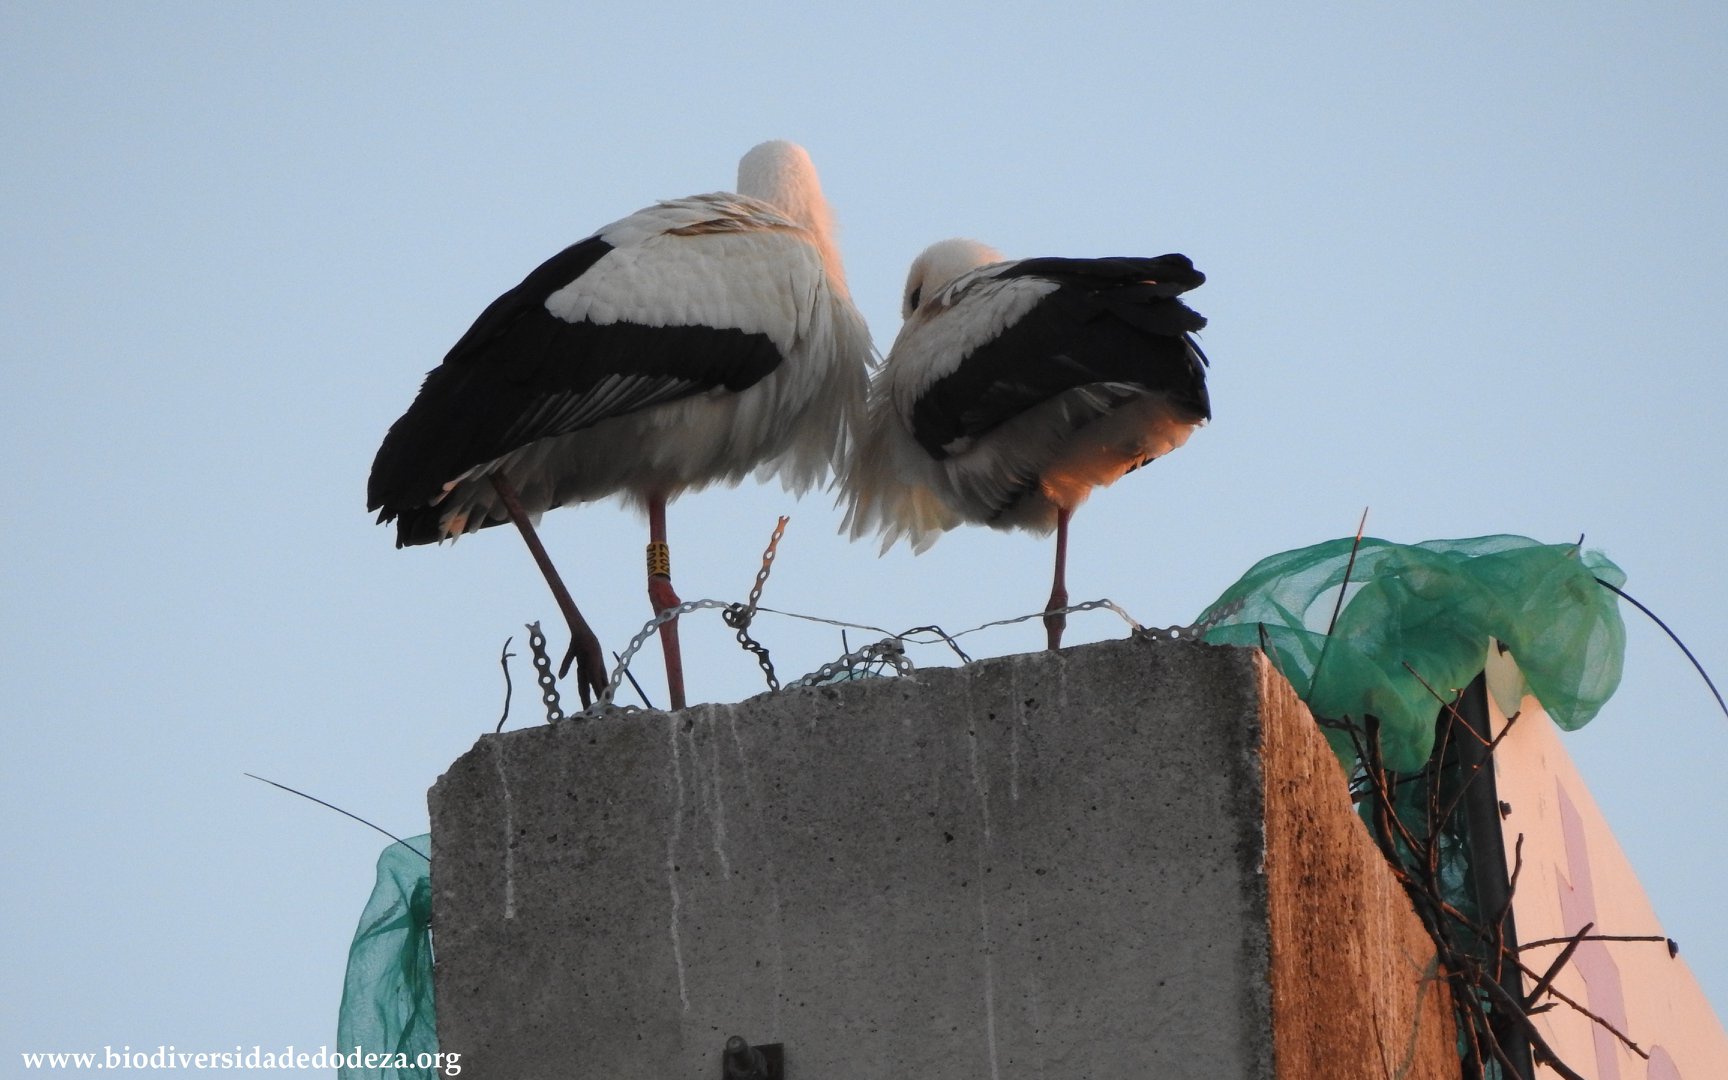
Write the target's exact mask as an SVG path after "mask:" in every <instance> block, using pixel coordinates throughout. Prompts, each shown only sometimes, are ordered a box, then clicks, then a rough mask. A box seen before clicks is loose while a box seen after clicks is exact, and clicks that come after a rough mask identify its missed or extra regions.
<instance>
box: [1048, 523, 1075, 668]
mask: <svg viewBox="0 0 1728 1080" xmlns="http://www.w3.org/2000/svg"><path fill="white" fill-rule="evenodd" d="M1068 514H1069V511H1068V510H1067V509H1065V508H1062V507H1058V508H1057V510H1056V579H1055V581H1054V582H1052V583H1051V586H1050V603H1048V604H1047V605H1045V607H1044V632H1045V633H1046V634H1047V635H1048V636H1049V643H1050V648H1051V649H1052V650H1056V649H1060V648H1061V647H1062V631H1063V630H1065V629H1067V627H1068V616H1066V615H1063V614H1060V612H1061V610H1062V609H1063V608H1065V607H1067V606H1068Z"/></svg>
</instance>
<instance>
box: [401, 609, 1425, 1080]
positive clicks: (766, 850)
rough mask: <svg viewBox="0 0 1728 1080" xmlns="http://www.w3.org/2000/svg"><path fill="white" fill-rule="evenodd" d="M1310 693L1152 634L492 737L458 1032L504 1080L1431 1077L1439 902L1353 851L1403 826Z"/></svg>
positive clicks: (450, 1039)
mask: <svg viewBox="0 0 1728 1080" xmlns="http://www.w3.org/2000/svg"><path fill="white" fill-rule="evenodd" d="M1275 682H1277V683H1281V680H1276V677H1275V676H1271V675H1270V674H1269V672H1268V670H1267V669H1266V668H1265V666H1264V664H1263V662H1262V661H1261V660H1260V659H1259V658H1258V655H1257V654H1256V653H1254V652H1251V651H1246V650H1236V649H1221V648H1211V647H1205V646H1198V645H1193V644H1178V643H1170V642H1150V641H1134V642H1117V643H1107V644H1102V645H1093V646H1085V647H1082V648H1076V649H1070V650H1067V651H1065V652H1063V653H1060V654H1055V655H1052V654H1038V655H1031V656H1019V657H1008V658H1004V659H1001V660H995V661H986V662H983V663H979V664H975V665H972V666H969V667H967V668H964V669H959V670H930V671H924V672H920V673H918V674H917V675H916V676H915V677H913V678H908V679H881V680H871V681H867V682H863V683H855V684H852V685H849V686H845V687H839V688H825V689H819V690H800V691H792V692H787V693H783V694H779V695H774V696H764V697H760V698H756V699H753V700H751V701H747V702H744V703H742V704H740V705H737V706H699V707H696V708H693V709H690V710H686V711H685V712H683V713H679V714H675V715H670V716H669V715H665V714H660V713H643V714H636V715H631V716H621V717H617V718H613V719H607V720H602V721H598V722H583V723H568V724H562V725H559V726H558V727H555V728H548V727H541V728H533V729H528V730H523V731H517V732H511V733H509V734H506V735H502V736H487V737H485V738H483V739H481V741H480V742H479V743H478V744H477V745H476V746H475V748H474V749H473V750H472V751H470V752H469V753H468V754H466V755H464V756H463V757H462V758H461V759H460V760H459V761H457V762H456V763H455V765H453V766H452V767H451V769H450V771H449V772H448V773H447V774H446V775H445V776H444V777H443V778H441V779H440V781H439V782H438V784H437V786H436V787H435V788H434V789H433V792H432V797H431V804H432V829H433V837H434V849H435V862H434V865H433V892H434V901H433V920H434V927H435V929H434V933H435V936H436V937H435V943H436V948H437V958H438V966H437V994H438V1014H439V1032H440V1039H441V1044H442V1046H443V1048H444V1049H446V1050H453V1051H457V1052H460V1053H461V1054H462V1055H463V1064H464V1073H465V1075H468V1076H474V1077H478V1078H480V1080H487V1078H491V1077H500V1078H512V1080H531V1078H535V1077H588V1076H595V1077H599V1076H605V1077H621V1078H637V1077H641V1078H654V1080H666V1078H685V1077H688V1078H691V1080H696V1078H704V1080H705V1078H709V1077H712V1076H714V1075H715V1074H716V1070H717V1058H718V1056H719V1051H720V1048H721V1046H722V1044H723V1043H724V1041H725V1039H726V1037H727V1036H728V1035H731V1034H735V1033H736V1034H741V1035H744V1036H745V1037H747V1038H749V1039H750V1040H751V1041H753V1042H783V1043H784V1044H785V1046H786V1065H787V1072H788V1076H789V1077H790V1078H792V1080H806V1078H810V1080H817V1078H820V1080H847V1078H852V1077H890V1076H907V1075H923V1076H931V1077H956V1078H958V1077H989V1078H991V1080H996V1078H999V1077H1005V1076H1006V1077H1022V1076H1024V1077H1032V1076H1039V1075H1049V1076H1052V1077H1054V1076H1062V1077H1152V1076H1156V1077H1186V1076H1192V1077H1207V1078H1226V1077H1266V1076H1271V1075H1273V1065H1274V1045H1275V1042H1276V1046H1277V1054H1278V1056H1279V1057H1280V1058H1285V1057H1291V1056H1292V1055H1294V1056H1293V1057H1291V1059H1292V1060H1295V1059H1296V1058H1297V1057H1300V1058H1301V1060H1303V1061H1305V1062H1307V1061H1319V1062H1320V1064H1319V1065H1313V1066H1311V1067H1305V1071H1292V1070H1291V1069H1288V1068H1280V1069H1279V1075H1284V1076H1291V1077H1298V1076H1300V1077H1320V1076H1340V1077H1344V1076H1362V1077H1372V1078H1375V1080H1379V1078H1380V1077H1382V1076H1383V1075H1385V1073H1384V1072H1383V1071H1382V1067H1381V1061H1382V1060H1384V1061H1387V1062H1389V1063H1391V1065H1392V1066H1393V1074H1394V1075H1396V1074H1397V1065H1398V1064H1399V1063H1400V1062H1402V1061H1404V1060H1405V1059H1406V1057H1407V1056H1410V1055H1406V1053H1405V1052H1404V1047H1405V1045H1406V1043H1407V1042H1412V1039H1411V1037H1410V1033H1411V1032H1412V1031H1415V1032H1417V1033H1418V1034H1417V1037H1416V1038H1415V1039H1414V1040H1413V1044H1423V1043H1424V1040H1426V1042H1429V1043H1432V1042H1437V1041H1439V1040H1442V1039H1449V1037H1450V1036H1449V1035H1447V1034H1445V1033H1444V1031H1443V1030H1442V1027H1443V1025H1439V1024H1438V1023H1435V1024H1426V1023H1425V1024H1423V1025H1420V1026H1418V1025H1416V1024H1414V1023H1413V1021H1412V1019H1411V1012H1410V1011H1409V1010H1407V1009H1403V1010H1402V1011H1400V1010H1401V1009H1402V1006H1396V1007H1394V1006H1386V1007H1378V1008H1370V1007H1369V1006H1367V1005H1365V1004H1364V1002H1365V1001H1372V1000H1373V999H1374V995H1375V994H1376V993H1378V988H1379V987H1380V986H1381V985H1382V984H1383V983H1387V984H1392V985H1394V986H1396V987H1401V988H1402V989H1403V991H1404V992H1405V998H1409V999H1413V998H1414V996H1415V992H1416V991H1415V983H1414V981H1413V980H1412V979H1411V978H1410V974H1409V970H1408V969H1409V968H1410V965H1412V964H1414V965H1415V966H1416V967H1417V968H1420V966H1421V964H1422V963H1425V962H1426V958H1425V957H1422V956H1420V955H1418V954H1419V953H1420V951H1421V950H1420V943H1419V942H1414V943H1411V942H1409V941H1408V940H1407V935H1405V936H1398V935H1392V936H1387V935H1386V934H1385V933H1383V932H1382V929H1381V921H1382V914H1381V913H1380V912H1379V909H1380V908H1382V907H1385V908H1388V909H1391V910H1393V911H1395V912H1396V914H1397V915H1402V916H1403V917H1404V918H1405V919H1407V920H1413V918H1414V916H1411V915H1410V914H1409V911H1408V907H1407V904H1406V905H1405V906H1404V907H1403V908H1402V909H1399V908H1398V904H1399V903H1400V902H1402V897H1401V896H1396V895H1388V893H1387V890H1386V888H1385V886H1384V883H1380V884H1375V883H1374V874H1373V871H1376V870H1382V871H1383V869H1384V868H1383V867H1381V866H1380V864H1379V863H1378V861H1377V859H1378V856H1373V857H1372V859H1369V858H1368V857H1367V856H1364V855H1362V854H1361V851H1364V850H1366V849H1365V848H1361V847H1359V848H1358V849H1356V850H1353V851H1341V852H1333V851H1332V850H1331V849H1332V848H1333V847H1335V846H1337V845H1338V844H1341V843H1346V841H1338V840H1337V839H1336V834H1337V832H1338V830H1340V829H1343V830H1345V831H1348V830H1350V829H1354V830H1356V835H1358V836H1359V839H1360V841H1361V844H1362V845H1366V843H1367V838H1366V836H1365V834H1361V832H1360V828H1361V827H1360V825H1359V823H1357V822H1356V821H1355V819H1354V818H1353V817H1352V816H1351V815H1350V813H1349V805H1348V800H1347V798H1346V796H1345V795H1344V791H1343V782H1342V778H1341V776H1340V774H1339V772H1338V769H1337V767H1336V765H1333V764H1332V763H1331V762H1330V760H1329V759H1325V758H1320V757H1316V755H1324V754H1325V748H1324V743H1323V741H1322V740H1321V739H1320V738H1319V735H1318V733H1317V731H1315V730H1314V728H1313V724H1312V721H1310V720H1308V719H1307V717H1306V714H1305V713H1304V712H1301V711H1300V706H1299V705H1297V704H1296V703H1295V702H1294V701H1293V699H1291V698H1290V697H1289V696H1288V688H1287V687H1283V688H1282V690H1283V694H1284V696H1280V694H1279V690H1278V688H1277V687H1275V686H1274V683H1275ZM1285 729H1288V730H1285ZM1272 730H1278V731H1279V732H1281V734H1280V735H1279V736H1278V737H1277V738H1272V737H1271V736H1270V735H1269V734H1268V733H1269V732H1270V731H1272ZM1263 739H1264V744H1265V747H1266V749H1267V750H1270V751H1271V752H1273V753H1276V754H1277V755H1278V756H1279V758H1280V760H1282V759H1283V758H1284V757H1285V756H1286V755H1294V756H1292V757H1291V760H1292V761H1293V762H1299V764H1296V765H1294V766H1293V767H1292V769H1290V770H1279V769H1273V770H1270V773H1269V775H1271V776H1273V777H1274V778H1275V779H1276V780H1277V783H1276V784H1274V785H1273V786H1272V787H1271V788H1270V789H1268V788H1267V787H1266V786H1265V785H1264V784H1263V777H1262V754H1263V750H1262V746H1263ZM1303 740H1306V743H1307V745H1306V746H1304V747H1301V748H1300V752H1299V753H1298V752H1296V751H1291V750H1289V749H1287V744H1288V745H1299V746H1300V744H1302V743H1303ZM1316 761H1318V762H1319V764H1320V765H1323V766H1325V768H1326V769H1330V770H1331V771H1330V773H1329V774H1326V773H1325V772H1324V770H1323V769H1320V768H1317V767H1316V766H1315V764H1314V762H1316ZM1304 784H1315V785H1321V786H1323V787H1324V789H1325V791H1326V792H1327V794H1326V795H1324V796H1316V797H1313V798H1310V797H1307V796H1306V795H1301V793H1300V791H1299V789H1300V788H1301V787H1302V786H1303V785H1304ZM1298 796H1300V797H1298ZM1268 798H1270V799H1272V802H1271V803H1270V804H1268V802H1267V801H1266V800H1267V799H1268ZM1328 800H1329V801H1330V803H1331V805H1330V807H1326V806H1324V805H1323V804H1325V803H1326V802H1327V801H1328ZM1285 804H1289V806H1291V807H1294V808H1296V810H1295V812H1296V813H1297V814H1298V815H1299V818H1298V824H1296V825H1295V826H1294V827H1293V828H1276V827H1274V828H1265V827H1263V823H1264V822H1266V821H1267V819H1268V818H1276V817H1277V816H1278V815H1280V814H1284V813H1286V810H1285V808H1284V807H1285ZM1340 815H1341V816H1340ZM1268 844H1270V845H1271V848H1270V850H1268V847H1267V845H1268ZM1315 848H1318V849H1321V853H1322V854H1323V855H1324V856H1326V857H1327V858H1331V857H1334V856H1335V858H1336V867H1335V866H1334V862H1332V861H1326V860H1325V859H1322V863H1323V865H1324V867H1325V869H1323V870H1322V871H1321V872H1320V873H1319V874H1317V875H1315V876H1314V877H1313V880H1312V881H1310V880H1309V875H1308V874H1307V872H1306V871H1304V870H1303V869H1302V867H1303V866H1304V865H1306V864H1305V863H1304V860H1312V859H1314V858H1315V857H1316V855H1315V854H1314V851H1313V850H1311V849H1315ZM1368 855H1372V853H1371V852H1368ZM1316 865H1320V864H1316ZM1263 870H1264V872H1263ZM1335 870H1336V872H1335ZM1269 885H1270V887H1271V888H1272V889H1273V891H1274V893H1276V894H1277V895H1276V896H1274V897H1272V898H1271V899H1269V892H1268V888H1269ZM1395 920H1396V915H1394V914H1386V915H1385V916H1384V921H1386V922H1387V924H1388V925H1390V924H1391V923H1392V922H1395ZM1269 933H1270V934H1272V935H1274V936H1276V935H1279V934H1287V935H1289V937H1290V945H1291V947H1290V948H1285V947H1284V943H1282V942H1281V943H1280V944H1279V945H1278V946H1277V947H1274V946H1273V945H1272V944H1271V943H1270V942H1269V936H1268V935H1269ZM1418 934H1419V931H1418ZM1407 945H1408V946H1409V947H1410V951H1409V954H1408V956H1406V953H1405V952H1401V951H1398V950H1402V949H1405V948H1406V946H1407ZM1292 950H1294V954H1292ZM1429 955H1431V950H1430V952H1429ZM1328 956H1332V957H1335V958H1336V960H1328V959H1326V957H1328ZM1358 978H1361V979H1367V980H1370V985H1369V986H1366V987H1364V988H1363V992H1362V993H1361V994H1350V993H1346V992H1345V989H1346V988H1345V987H1343V986H1342V985H1341V984H1342V983H1343V982H1345V981H1346V980H1355V979H1358ZM1274 984H1279V985H1277V988H1276V989H1274ZM1406 984H1408V985H1406ZM1437 997H1438V988H1436V989H1435V992H1434V993H1431V994H1429V996H1428V1000H1429V1001H1430V1002H1432V1001H1433V1000H1436V999H1437ZM1403 1000H1404V999H1402V998H1394V1001H1403ZM1275 1001H1276V1002H1278V1007H1279V1008H1281V1009H1285V1010H1287V1011H1288V1012H1289V1016H1290V1017H1291V1021H1290V1026H1289V1027H1288V1029H1287V1030H1286V1028H1285V1025H1283V1024H1278V1025H1275V1023H1274V1018H1273V1003H1274V1002H1275ZM1356 1008H1361V1009H1363V1010H1364V1011H1361V1012H1357V1013H1356V1014H1355V1015H1354V1016H1353V1017H1347V1018H1346V1021H1345V1022H1343V1023H1339V1022H1338V1021H1337V1019H1336V1012H1337V1011H1338V1010H1341V1009H1356ZM1275 1026H1277V1027H1278V1028H1279V1031H1278V1033H1277V1038H1276V1040H1275V1039H1274V1028H1275ZM1376 1035H1377V1038H1371V1037H1374V1036H1376ZM1322 1036H1329V1037H1330V1038H1331V1039H1332V1040H1333V1041H1331V1042H1329V1043H1326V1044H1324V1046H1323V1047H1318V1048H1317V1047H1310V1046H1308V1045H1307V1044H1308V1043H1310V1042H1313V1041H1314V1040H1315V1039H1317V1038H1320V1037H1322ZM1369 1041H1374V1042H1375V1043H1376V1044H1377V1045H1379V1046H1380V1047H1390V1049H1387V1050H1386V1051H1385V1053H1384V1054H1383V1055H1382V1056H1381V1057H1370V1056H1368V1055H1367V1049H1366V1048H1367V1046H1368V1043H1369ZM1325 1047H1336V1048H1337V1051H1338V1053H1340V1054H1343V1055H1346V1058H1345V1059H1337V1058H1333V1057H1329V1056H1328V1053H1329V1051H1328V1050H1327V1049H1325ZM1445 1049H1446V1050H1447V1051H1448V1053H1449V1046H1448V1047H1445ZM1419 1056H1420V1055H1415V1056H1414V1057H1412V1060H1415V1059H1417V1058H1419ZM1407 1075H1412V1076H1427V1075H1433V1076H1440V1075H1446V1074H1445V1073H1440V1072H1425V1071H1422V1070H1421V1069H1418V1070H1416V1071H1413V1072H1411V1073H1409V1074H1407ZM1451 1075H1456V1065H1455V1064H1453V1066H1452V1073H1451Z"/></svg>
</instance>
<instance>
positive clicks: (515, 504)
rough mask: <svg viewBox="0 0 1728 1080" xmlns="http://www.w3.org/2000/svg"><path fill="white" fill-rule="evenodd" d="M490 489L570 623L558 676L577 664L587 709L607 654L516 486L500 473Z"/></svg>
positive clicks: (599, 687) (602, 680)
mask: <svg viewBox="0 0 1728 1080" xmlns="http://www.w3.org/2000/svg"><path fill="white" fill-rule="evenodd" d="M492 488H493V490H495V491H497V492H498V498H499V499H501V500H502V501H503V503H504V509H505V511H506V512H508V513H509V515H510V520H511V521H513V522H515V523H516V530H517V531H518V532H520V533H521V534H522V541H523V542H524V543H526V544H527V545H528V552H529V554H531V555H533V556H534V562H535V563H536V564H537V565H538V566H539V567H540V573H541V574H543V575H545V577H546V584H547V585H548V586H550V587H551V589H552V596H553V598H554V599H555V600H557V601H558V607H559V610H561V611H563V612H564V621H565V622H567V623H569V624H570V649H569V651H567V652H566V653H565V654H564V663H563V664H561V665H559V668H558V677H559V678H563V677H564V676H565V675H567V674H569V672H570V661H571V660H575V661H576V691H577V693H579V694H580V695H581V696H582V707H583V708H587V707H588V705H589V703H590V702H592V701H593V700H594V699H595V698H596V697H598V696H600V694H601V693H603V692H604V691H605V689H606V654H605V653H604V652H602V651H601V649H600V639H599V638H597V637H595V636H594V631H593V630H592V629H590V628H589V626H588V620H587V619H584V618H583V617H582V613H581V612H580V611H578V610H576V601H574V600H572V599H570V590H569V589H566V588H565V587H564V580H563V579H562V578H560V577H559V576H558V571H557V570H556V569H555V568H553V566H552V559H551V557H550V556H549V555H547V554H546V547H545V545H543V544H541V543H540V537H539V535H537V534H536V533H535V532H534V526H533V525H532V524H531V523H530V522H529V520H528V513H527V511H525V510H524V509H522V501H521V500H520V499H518V498H517V497H516V489H515V487H513V486H512V485H511V483H510V481H508V480H506V479H504V474H503V473H499V472H495V473H493V474H492Z"/></svg>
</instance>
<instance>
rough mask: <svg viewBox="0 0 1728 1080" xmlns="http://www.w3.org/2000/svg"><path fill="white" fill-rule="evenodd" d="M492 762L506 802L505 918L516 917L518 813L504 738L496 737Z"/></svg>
mask: <svg viewBox="0 0 1728 1080" xmlns="http://www.w3.org/2000/svg"><path fill="white" fill-rule="evenodd" d="M492 746H493V748H494V750H495V751H496V752H495V753H494V754H493V755H492V764H493V766H495V767H496V768H497V770H498V790H499V792H500V793H502V795H503V800H502V801H503V803H504V918H505V919H514V918H515V917H516V814H515V811H514V808H513V807H511V805H510V778H509V776H507V775H506V774H505V772H504V740H502V739H494V740H493V741H492Z"/></svg>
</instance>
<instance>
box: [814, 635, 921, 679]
mask: <svg viewBox="0 0 1728 1080" xmlns="http://www.w3.org/2000/svg"><path fill="white" fill-rule="evenodd" d="M875 663H884V664H890V665H892V666H893V668H894V670H895V672H896V673H897V674H900V675H910V674H912V660H911V658H910V657H908V656H907V655H906V646H905V643H903V642H902V641H901V640H900V639H899V638H883V639H882V640H881V641H878V642H876V643H875V644H874V645H866V646H864V647H863V648H862V649H859V650H857V651H855V652H849V653H847V654H846V655H845V656H842V657H840V659H838V660H835V661H832V662H830V663H827V664H823V665H822V666H821V667H819V668H817V669H816V670H815V671H812V672H811V673H810V674H808V675H806V676H804V677H803V678H801V679H795V680H793V681H792V682H789V683H787V684H786V689H788V690H790V689H792V688H793V687H795V686H816V685H819V684H821V683H825V682H827V681H828V680H829V679H832V678H833V677H834V676H836V675H838V674H840V673H841V672H842V671H851V670H852V669H853V668H855V667H857V666H858V665H859V664H875Z"/></svg>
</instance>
